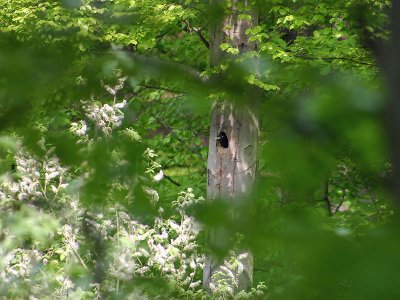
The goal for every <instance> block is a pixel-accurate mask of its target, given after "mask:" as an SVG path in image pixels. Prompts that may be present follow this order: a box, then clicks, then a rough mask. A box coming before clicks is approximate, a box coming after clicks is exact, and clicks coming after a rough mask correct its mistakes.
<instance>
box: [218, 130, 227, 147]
mask: <svg viewBox="0 0 400 300" xmlns="http://www.w3.org/2000/svg"><path fill="white" fill-rule="evenodd" d="M215 140H217V141H219V144H220V145H221V147H222V148H228V146H229V141H228V137H227V136H226V133H225V132H223V131H221V132H220V133H218V135H217V137H216V138H215Z"/></svg>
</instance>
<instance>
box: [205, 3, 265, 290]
mask: <svg viewBox="0 0 400 300" xmlns="http://www.w3.org/2000/svg"><path fill="white" fill-rule="evenodd" d="M211 1H212V2H214V4H216V3H218V2H219V1H218V0H211ZM230 9H231V10H230V12H229V14H227V15H225V16H224V18H223V19H222V20H221V21H220V22H215V23H213V24H212V25H211V28H210V63H211V65H213V66H215V65H218V64H219V63H220V62H221V61H222V60H223V58H224V55H223V53H222V52H221V50H220V48H219V45H220V44H221V43H223V42H224V43H230V44H231V46H232V47H235V48H237V49H239V51H240V52H241V53H243V52H246V51H249V50H255V49H256V45H255V43H252V42H249V39H248V36H247V35H246V33H245V32H246V30H247V29H249V28H252V27H254V26H256V25H257V15H256V13H255V10H254V8H252V7H251V6H250V4H249V1H246V0H232V6H231V7H230ZM240 14H247V15H249V16H250V18H239V15H240ZM244 95H245V94H244ZM244 97H245V96H244ZM247 97H249V95H248V94H247ZM250 100H253V101H254V99H244V101H243V102H242V101H241V104H240V105H239V104H238V103H234V102H231V101H228V100H225V101H223V102H217V103H214V107H213V110H212V116H211V126H210V137H209V150H208V184H207V199H208V201H213V200H214V201H215V200H222V201H229V205H230V207H232V215H233V216H234V218H240V217H241V216H240V213H239V212H238V211H237V210H235V207H240V206H241V204H242V203H241V202H242V201H246V200H247V199H248V198H249V195H250V193H251V190H252V186H253V185H254V181H255V177H256V171H257V140H258V131H259V126H258V117H257V115H256V114H255V113H254V112H255V111H256V108H255V103H254V102H252V103H250ZM243 103H244V104H243ZM221 133H222V135H223V134H225V135H226V138H227V141H226V140H225V141H222V140H221V139H218V138H221ZM226 142H227V143H226ZM231 238H233V237H231V236H227V234H226V230H224V229H223V228H213V229H211V230H209V232H208V241H209V243H211V244H213V245H214V246H216V247H218V246H220V247H223V245H226V244H227V243H226V242H224V241H227V240H228V239H231ZM235 256H236V257H240V261H241V263H242V265H243V267H244V268H243V272H240V274H235V275H236V276H237V278H236V279H237V282H236V284H235V286H234V288H235V289H236V290H244V289H247V288H249V287H251V286H252V277H253V258H252V255H251V253H250V252H249V251H246V250H244V251H243V252H241V253H235ZM222 265H223V261H221V260H218V259H217V258H216V257H215V256H213V255H211V254H210V255H209V256H208V257H206V263H205V267H204V274H203V286H204V288H205V289H206V290H209V291H210V290H211V287H210V284H213V285H214V286H216V285H217V282H216V280H217V279H216V278H215V276H214V275H215V274H216V273H217V272H219V271H221V270H222V269H221V266H222ZM232 271H233V272H235V270H232Z"/></svg>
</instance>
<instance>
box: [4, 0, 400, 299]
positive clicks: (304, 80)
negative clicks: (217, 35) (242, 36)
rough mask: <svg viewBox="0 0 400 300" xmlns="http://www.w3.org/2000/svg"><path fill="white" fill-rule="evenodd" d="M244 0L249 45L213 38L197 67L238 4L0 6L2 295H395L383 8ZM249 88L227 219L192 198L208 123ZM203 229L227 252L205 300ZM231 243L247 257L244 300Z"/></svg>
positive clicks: (19, 2) (85, 1)
mask: <svg viewBox="0 0 400 300" xmlns="http://www.w3.org/2000/svg"><path fill="white" fill-rule="evenodd" d="M253 2H254V3H253V5H255V6H257V8H258V11H259V16H258V17H259V24H258V25H257V26H256V27H254V28H252V29H249V30H248V32H247V34H248V36H249V37H250V40H252V41H255V42H256V43H257V50H256V51H249V52H246V53H245V54H244V55H238V53H239V50H238V49H236V48H234V47H232V46H231V45H230V43H229V41H226V42H224V43H222V44H221V45H220V49H221V50H222V51H225V52H226V53H228V54H229V56H228V57H229V58H228V59H226V60H224V61H223V62H222V63H221V64H220V65H218V66H215V67H210V65H209V49H208V39H209V36H208V28H209V26H210V23H212V22H217V21H218V20H220V19H221V18H222V17H223V15H224V13H226V11H227V10H229V8H230V7H231V5H232V1H228V0H226V1H219V2H218V1H217V2H212V4H210V3H209V1H205V0H63V1H56V0H54V1H44V0H43V1H41V0H14V1H8V0H0V7H1V10H0V24H1V27H0V45H1V46H0V130H1V133H0V215H1V217H0V295H1V296H4V297H6V298H7V299H8V298H10V299H25V298H29V299H54V298H62V299H65V298H67V299H93V298H98V299H103V298H105V299H119V298H121V299H125V298H128V299H153V298H158V299H176V298H187V299H192V298H204V299H206V298H218V299H226V298H238V299H242V298H260V299H378V298H382V299H398V298H399V296H400V292H399V290H398V286H399V285H400V281H399V280H400V277H399V276H398V275H399V271H398V270H399V269H400V259H399V255H398V253H399V252H400V239H399V237H398V234H397V232H398V229H399V224H398V220H397V214H398V212H397V209H396V207H395V205H394V204H393V203H394V202H395V201H396V199H393V197H392V195H391V193H390V189H388V181H389V179H390V177H391V174H392V164H391V156H390V153H389V152H390V151H389V146H388V145H389V143H390V141H389V139H388V134H387V132H386V131H387V128H386V127H385V123H384V119H385V103H386V102H385V99H386V97H387V94H388V90H387V78H386V77H385V74H384V72H383V71H382V68H381V65H380V63H379V57H377V53H378V51H376V45H383V46H384V45H386V44H387V43H388V41H389V40H390V30H389V25H388V24H389V17H388V14H389V12H390V9H391V4H390V1H386V0H347V1H344V0H338V1H329V0H319V1H315V0H291V1H283V0H269V1H253ZM215 3H217V4H215ZM249 17H250V16H249V15H247V14H242V15H241V16H240V18H249ZM254 60H257V64H254V63H253V62H254ZM216 75H217V76H216ZM250 88H251V89H254V88H256V89H258V90H259V92H260V95H261V96H260V97H261V103H260V107H259V109H258V111H259V120H260V124H261V131H260V137H259V148H260V153H259V162H258V163H259V170H258V172H259V174H258V175H259V176H258V180H257V186H256V188H255V191H254V193H253V195H252V201H251V202H250V203H248V207H246V209H243V215H242V216H241V218H240V220H239V221H238V220H235V221H234V222H233V221H232V220H231V219H230V216H229V208H228V207H227V206H226V203H219V202H215V203H209V202H207V201H206V200H205V199H204V198H205V194H206V192H205V190H206V180H207V179H206V177H207V166H206V161H207V147H208V138H209V137H208V132H209V121H210V112H211V105H212V103H213V101H215V100H218V99H230V100H232V101H238V102H240V101H243V97H244V95H247V96H248V95H251V94H246V92H247V91H248V90H249V89H250ZM393 200H395V201H394V202H392V201H393ZM397 201H399V199H397ZM212 226H222V227H223V228H224V230H225V231H226V233H227V235H228V236H230V237H232V240H231V241H230V243H228V244H227V245H226V249H222V250H221V249H219V252H218V253H217V254H218V255H221V257H225V258H226V260H225V264H224V265H225V268H224V269H223V270H224V272H222V273H221V274H216V276H220V277H219V278H220V280H219V281H218V285H217V286H214V287H213V288H212V289H213V293H211V294H209V293H207V292H205V291H203V289H202V284H201V278H202V267H203V263H204V255H205V253H208V252H210V251H211V252H213V251H215V250H216V249H212V247H211V248H210V247H209V246H210V245H207V243H206V241H205V240H206V239H205V237H204V231H205V230H207V228H210V227H212ZM233 237H239V239H241V240H242V241H244V243H246V245H248V247H249V248H250V249H251V251H252V253H253V254H254V259H255V261H254V288H253V289H252V290H250V291H238V290H237V289H236V288H235V287H237V276H236V275H237V273H240V271H241V265H240V260H239V259H238V257H236V256H235V255H234V254H233V252H230V250H232V249H234V248H235V244H234V241H235V240H236V239H234V238H233Z"/></svg>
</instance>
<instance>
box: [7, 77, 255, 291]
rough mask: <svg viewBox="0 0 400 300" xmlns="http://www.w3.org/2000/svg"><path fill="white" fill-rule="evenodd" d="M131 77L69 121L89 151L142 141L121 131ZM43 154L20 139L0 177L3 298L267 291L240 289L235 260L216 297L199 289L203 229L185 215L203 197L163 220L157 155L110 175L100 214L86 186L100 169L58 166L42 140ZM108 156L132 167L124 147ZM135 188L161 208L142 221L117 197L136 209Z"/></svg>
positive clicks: (184, 200) (181, 199)
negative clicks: (134, 171)
mask: <svg viewBox="0 0 400 300" xmlns="http://www.w3.org/2000/svg"><path fill="white" fill-rule="evenodd" d="M125 79H126V78H122V79H120V80H119V81H118V84H117V85H116V86H114V87H110V86H107V85H104V87H105V89H106V90H107V92H108V93H109V94H111V96H112V103H111V104H109V103H104V104H102V103H100V102H96V101H90V102H88V101H86V102H83V106H82V109H83V112H82V114H81V116H82V119H80V120H79V119H75V120H74V122H71V125H70V132H72V133H73V135H74V136H75V137H76V138H77V143H78V144H80V145H82V146H83V147H86V153H91V151H94V150H93V149H95V148H96V146H97V145H98V144H100V143H102V142H104V141H106V142H108V141H110V140H111V139H112V136H113V135H115V136H117V137H118V136H119V137H123V138H127V139H128V140H129V141H130V142H131V143H138V142H140V141H141V137H140V135H139V134H138V133H137V132H136V131H135V130H134V129H133V128H130V127H128V128H120V126H121V124H122V122H123V119H124V110H125V109H126V108H127V107H128V102H127V101H126V100H122V101H121V102H118V101H117V93H118V91H119V90H121V89H122V88H123V86H124V82H125ZM40 148H41V150H42V151H43V152H44V154H43V155H42V156H41V157H39V156H38V155H35V154H33V153H32V152H31V151H29V150H28V149H27V148H24V147H23V146H22V143H21V142H20V141H18V142H17V143H16V146H15V147H14V148H13V149H11V150H10V151H9V152H10V155H9V161H10V162H12V165H13V166H14V167H13V168H12V169H11V170H10V171H7V172H4V173H3V174H2V175H1V178H0V215H1V222H0V237H1V239H0V295H4V296H6V297H10V298H27V297H30V298H32V299H34V298H39V297H40V298H44V299H46V298H49V299H53V297H54V296H56V297H59V298H71V299H80V298H85V297H86V298H90V299H91V298H96V297H97V298H101V297H106V296H109V295H119V296H121V297H126V298H131V299H138V298H140V299H147V297H152V296H158V295H159V294H160V290H157V291H154V289H153V288H152V287H153V286H154V282H158V284H157V286H158V285H159V284H162V285H164V288H163V290H164V296H165V297H167V298H168V297H171V298H176V297H178V298H180V297H185V298H187V297H189V298H210V297H216V298H221V299H222V298H226V297H239V298H240V297H250V296H255V295H257V294H259V293H260V292H261V288H262V286H260V287H259V288H257V289H255V290H252V291H251V292H250V293H245V292H239V293H238V291H237V280H236V279H237V276H239V275H240V273H241V271H242V270H241V269H240V259H239V260H237V259H236V260H235V258H236V257H235V256H234V255H232V259H231V260H229V259H228V260H227V262H226V264H225V266H224V267H223V269H222V271H221V272H223V274H222V273H221V274H216V276H220V278H216V281H215V282H216V283H217V284H216V285H214V286H213V287H212V290H213V293H214V294H213V296H211V295H209V294H208V293H205V292H204V291H203V290H202V285H201V283H202V281H201V276H202V269H203V265H204V253H203V251H202V248H201V247H200V245H199V243H198V242H197V240H198V235H199V233H200V230H201V226H200V224H198V223H197V222H196V220H195V219H194V217H192V216H190V215H189V214H188V213H187V209H188V208H190V207H191V206H192V205H194V204H199V203H202V202H203V201H204V199H203V198H202V197H196V196H195V194H194V192H193V189H192V188H188V189H186V190H185V191H181V192H180V193H179V194H178V196H177V199H176V200H174V201H173V202H172V204H171V205H170V206H171V207H170V208H169V209H170V210H171V209H172V213H171V212H170V213H169V214H166V213H165V210H164V208H163V207H162V206H161V203H160V199H159V198H160V196H159V194H158V192H157V190H156V187H155V184H156V183H157V182H159V181H160V180H162V179H163V178H164V173H163V170H162V166H161V164H159V163H158V162H157V153H156V152H155V151H154V150H152V149H150V148H146V149H145V150H144V153H143V155H142V158H141V159H142V161H143V165H144V168H143V174H139V176H136V177H134V178H127V176H125V177H123V176H124V175H121V176H122V177H121V176H116V177H110V178H108V180H107V194H106V195H105V197H106V201H105V202H104V204H103V205H102V206H101V210H100V209H99V208H98V207H96V206H95V205H92V206H87V205H86V204H83V202H82V200H84V197H85V193H83V192H82V188H83V187H85V184H87V182H88V180H89V179H90V178H91V177H92V176H94V175H95V167H93V166H91V165H90V162H88V161H86V162H84V163H83V166H84V167H82V166H81V168H80V170H79V172H77V171H73V170H72V167H69V168H66V167H63V166H62V165H61V163H60V160H59V159H58V158H57V156H56V155H55V151H54V148H51V147H50V148H49V147H48V146H46V142H45V140H44V139H42V140H41V142H40ZM109 157H110V161H109V162H106V163H109V164H110V165H111V166H112V167H114V168H115V167H124V166H126V165H128V164H129V162H128V161H126V159H124V155H123V150H122V149H119V148H118V147H116V148H113V149H112V150H111V153H110V155H109ZM136 186H138V187H140V188H141V190H142V191H143V193H142V194H140V197H142V198H143V197H144V198H147V200H148V201H149V203H150V205H151V206H152V207H153V210H154V211H155V212H156V214H155V215H154V216H153V218H150V219H142V218H140V216H139V217H135V216H134V215H133V214H132V213H131V211H130V209H129V207H130V206H129V205H128V206H126V205H123V204H119V203H116V201H115V199H114V198H113V197H114V196H113V195H115V194H116V193H122V194H123V195H124V196H123V197H122V198H121V199H123V200H124V201H126V202H127V203H131V202H132V201H133V207H134V208H135V203H136V201H137V199H136V197H137V196H134V194H135V192H134V189H135V187H136ZM139 200H141V199H139ZM133 211H134V209H133ZM237 262H239V263H237ZM232 272H234V273H232ZM231 274H235V275H232V276H230V275H231ZM147 282H150V283H151V282H153V283H152V284H147Z"/></svg>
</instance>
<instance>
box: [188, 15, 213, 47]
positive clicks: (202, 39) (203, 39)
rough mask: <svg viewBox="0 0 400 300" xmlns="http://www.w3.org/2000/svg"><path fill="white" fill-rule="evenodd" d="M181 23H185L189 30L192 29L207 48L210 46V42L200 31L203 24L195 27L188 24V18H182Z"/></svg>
mask: <svg viewBox="0 0 400 300" xmlns="http://www.w3.org/2000/svg"><path fill="white" fill-rule="evenodd" d="M182 22H183V23H185V24H186V26H187V27H188V28H189V32H191V31H194V32H195V33H196V34H197V35H198V36H199V38H200V40H201V41H202V42H203V44H204V45H205V46H206V47H207V49H209V48H210V44H209V42H208V41H207V39H206V38H205V37H204V35H203V34H202V33H201V32H202V30H203V29H204V26H202V27H200V28H196V27H193V26H191V25H190V23H189V21H188V20H182Z"/></svg>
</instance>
